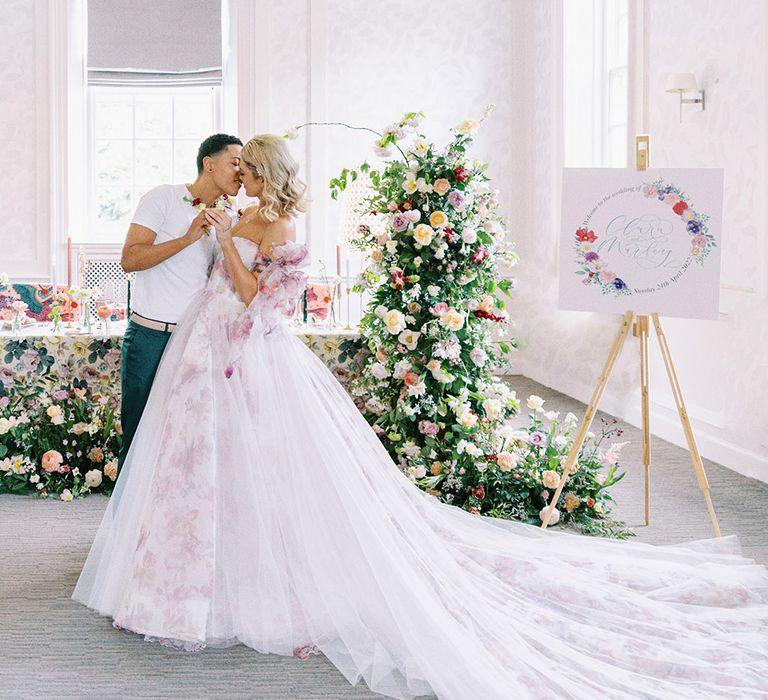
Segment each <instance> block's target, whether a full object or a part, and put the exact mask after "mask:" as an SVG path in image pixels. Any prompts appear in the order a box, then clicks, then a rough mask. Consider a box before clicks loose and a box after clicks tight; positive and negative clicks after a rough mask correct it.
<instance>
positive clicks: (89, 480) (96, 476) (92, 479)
mask: <svg viewBox="0 0 768 700" xmlns="http://www.w3.org/2000/svg"><path fill="white" fill-rule="evenodd" d="M85 485H86V486H87V487H88V488H91V489H94V488H96V487H97V486H100V485H101V471H100V470H99V469H91V471H89V472H85Z"/></svg>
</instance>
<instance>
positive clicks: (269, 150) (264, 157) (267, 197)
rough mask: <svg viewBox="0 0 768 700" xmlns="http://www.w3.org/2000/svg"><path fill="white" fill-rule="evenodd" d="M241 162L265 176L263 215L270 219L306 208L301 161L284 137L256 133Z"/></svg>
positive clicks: (305, 188)
mask: <svg viewBox="0 0 768 700" xmlns="http://www.w3.org/2000/svg"><path fill="white" fill-rule="evenodd" d="M240 162H241V163H245V165H247V166H248V168H249V169H250V170H251V172H252V173H253V174H254V176H255V177H263V178H264V192H263V195H262V197H261V214H262V216H263V217H264V218H265V219H266V220H267V221H269V222H272V221H275V220H276V219H277V218H278V217H280V216H282V215H283V214H288V215H290V216H296V214H297V213H298V212H303V211H306V209H307V202H306V198H305V192H306V191H307V186H306V185H305V184H304V182H303V181H302V180H300V179H299V176H298V170H299V166H298V163H296V161H295V160H294V159H293V156H292V155H291V154H290V152H289V151H288V147H287V146H286V145H285V140H284V139H281V138H280V137H279V136H275V135H274V134H259V135H258V136H254V137H253V138H252V139H251V140H250V141H248V143H246V144H245V146H243V150H242V151H241V153H240Z"/></svg>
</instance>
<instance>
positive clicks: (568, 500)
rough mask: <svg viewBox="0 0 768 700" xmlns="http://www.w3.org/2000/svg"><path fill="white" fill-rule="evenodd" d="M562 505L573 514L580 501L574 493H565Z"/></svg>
mask: <svg viewBox="0 0 768 700" xmlns="http://www.w3.org/2000/svg"><path fill="white" fill-rule="evenodd" d="M563 505H564V506H565V509H566V510H567V511H568V512H569V513H573V511H574V510H576V509H577V508H578V507H579V506H580V505H581V499H580V498H579V497H578V496H577V495H576V494H575V493H566V494H565V498H564V500H563Z"/></svg>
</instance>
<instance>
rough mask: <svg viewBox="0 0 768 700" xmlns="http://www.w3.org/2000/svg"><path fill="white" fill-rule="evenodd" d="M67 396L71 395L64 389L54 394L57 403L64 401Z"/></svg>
mask: <svg viewBox="0 0 768 700" xmlns="http://www.w3.org/2000/svg"><path fill="white" fill-rule="evenodd" d="M67 396H69V394H67V392H66V391H65V390H64V389H58V390H57V391H54V392H53V398H54V399H56V401H63V400H64V399H66V398H67Z"/></svg>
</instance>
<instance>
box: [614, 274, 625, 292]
mask: <svg viewBox="0 0 768 700" xmlns="http://www.w3.org/2000/svg"><path fill="white" fill-rule="evenodd" d="M613 286H614V287H616V289H626V287H627V285H626V284H624V281H623V280H622V279H619V278H618V277H617V278H616V279H615V280H613Z"/></svg>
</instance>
